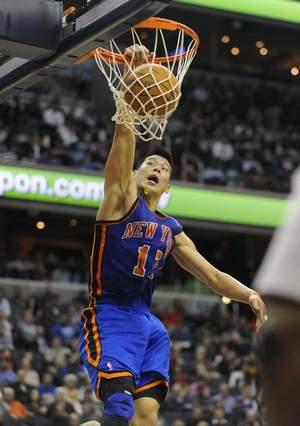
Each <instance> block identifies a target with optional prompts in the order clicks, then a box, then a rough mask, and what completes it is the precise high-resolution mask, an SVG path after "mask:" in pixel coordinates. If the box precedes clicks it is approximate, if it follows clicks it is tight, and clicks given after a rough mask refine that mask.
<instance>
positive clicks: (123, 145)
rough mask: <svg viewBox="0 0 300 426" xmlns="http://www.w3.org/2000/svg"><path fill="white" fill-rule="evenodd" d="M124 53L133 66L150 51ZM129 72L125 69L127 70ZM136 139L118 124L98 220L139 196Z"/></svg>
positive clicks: (120, 212) (132, 49) (110, 216)
mask: <svg viewBox="0 0 300 426" xmlns="http://www.w3.org/2000/svg"><path fill="white" fill-rule="evenodd" d="M124 54H125V55H126V56H127V57H128V58H132V63H134V66H138V65H140V64H142V63H144V62H145V60H146V55H149V52H148V50H147V49H146V48H144V47H142V46H138V45H135V46H131V47H129V48H127V49H126V50H125V52H124ZM125 73H126V71H125ZM135 148H136V138H135V134H134V132H133V130H132V129H131V128H128V127H127V126H125V125H124V124H116V128H115V134H114V138H113V143H112V147H111V150H110V153H109V155H108V158H107V161H106V164H105V169H104V177H105V181H104V200H103V203H102V205H101V208H100V209H99V211H98V213H97V220H115V219H119V218H121V217H122V216H123V215H124V214H126V213H127V211H128V210H129V209H130V207H131V206H132V204H133V202H134V201H135V199H136V197H137V189H136V184H135V179H134V175H133V164H134V156H135Z"/></svg>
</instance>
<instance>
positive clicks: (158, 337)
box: [79, 304, 170, 399]
mask: <svg viewBox="0 0 300 426" xmlns="http://www.w3.org/2000/svg"><path fill="white" fill-rule="evenodd" d="M79 351H80V355H81V359H82V361H83V363H84V365H85V367H86V369H87V371H88V373H89V376H90V379H91V383H92V385H93V388H94V391H95V393H96V396H97V397H98V398H99V399H100V395H99V390H100V381H101V379H102V378H106V379H112V378H117V377H132V378H133V381H134V385H135V391H134V394H135V396H136V397H138V394H139V393H140V392H142V391H145V390H148V389H151V388H154V387H156V386H158V385H160V384H163V385H165V386H168V381H169V361H170V339H169V336H168V333H167V330H166V329H165V327H164V325H163V324H162V323H161V321H159V319H158V318H156V317H155V316H154V315H153V314H151V313H150V312H139V311H138V310H134V309H132V308H131V307H124V306H119V305H111V304H102V305H96V306H94V307H90V308H87V309H85V310H84V311H83V312H82V315H81V325H80V346H79Z"/></svg>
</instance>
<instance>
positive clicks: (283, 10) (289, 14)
mask: <svg viewBox="0 0 300 426" xmlns="http://www.w3.org/2000/svg"><path fill="white" fill-rule="evenodd" d="M177 2H178V3H186V4H190V5H193V6H201V7H206V8H210V9H218V10H221V11H225V12H234V13H240V14H243V15H249V16H255V17H260V18H266V19H273V20H276V21H283V22H289V23H293V24H299V23H300V2H296V1H294V0H251V1H248V0H177Z"/></svg>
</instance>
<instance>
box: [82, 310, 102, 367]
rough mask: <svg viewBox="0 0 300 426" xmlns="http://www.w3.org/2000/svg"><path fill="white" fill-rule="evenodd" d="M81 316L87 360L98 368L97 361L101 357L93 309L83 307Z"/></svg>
mask: <svg viewBox="0 0 300 426" xmlns="http://www.w3.org/2000/svg"><path fill="white" fill-rule="evenodd" d="M89 314H90V315H89ZM82 317H83V320H84V321H83V328H84V340H85V352H86V356H87V360H88V362H89V364H91V365H92V366H93V367H95V368H98V365H99V361H100V358H101V343H100V335H99V331H98V325H97V322H96V313H95V309H94V308H88V309H85V310H84V311H83V312H82Z"/></svg>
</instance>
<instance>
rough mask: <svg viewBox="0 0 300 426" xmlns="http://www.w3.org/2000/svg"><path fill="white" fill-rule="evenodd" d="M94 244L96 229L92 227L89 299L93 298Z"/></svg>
mask: <svg viewBox="0 0 300 426" xmlns="http://www.w3.org/2000/svg"><path fill="white" fill-rule="evenodd" d="M95 244H96V229H94V237H93V245H92V252H91V256H90V282H89V297H90V300H91V299H92V298H93V281H94V265H93V263H94V254H95Z"/></svg>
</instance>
